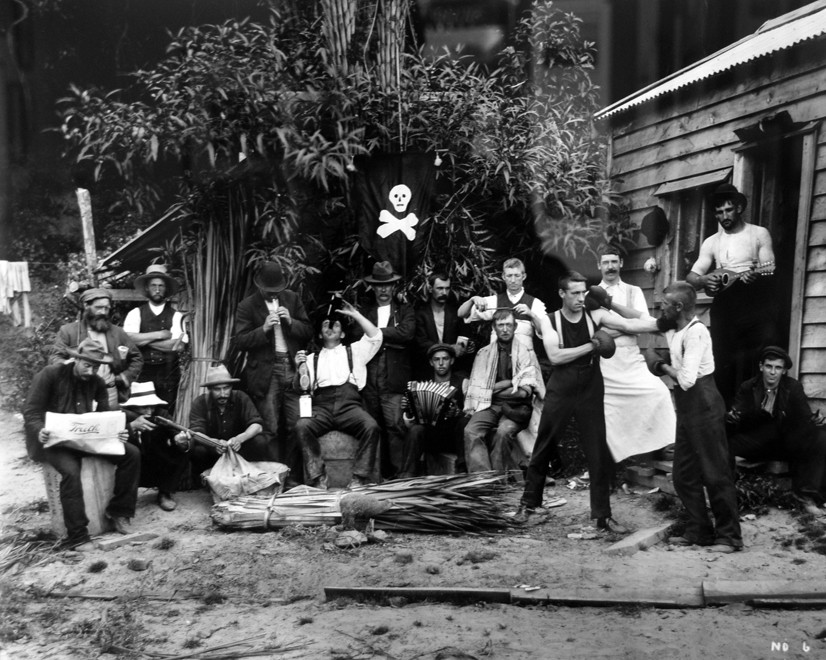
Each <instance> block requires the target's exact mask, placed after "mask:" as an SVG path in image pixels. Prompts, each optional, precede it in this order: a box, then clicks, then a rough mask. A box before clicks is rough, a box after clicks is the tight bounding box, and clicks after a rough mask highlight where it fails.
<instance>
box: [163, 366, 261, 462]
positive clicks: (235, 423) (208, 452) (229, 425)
mask: <svg viewBox="0 0 826 660" xmlns="http://www.w3.org/2000/svg"><path fill="white" fill-rule="evenodd" d="M238 382H240V379H239V378H233V377H232V376H231V375H230V373H229V370H228V369H227V368H226V367H225V366H224V365H223V364H214V365H212V366H211V367H210V368H209V370H208V371H207V377H206V380H205V381H204V382H203V383H201V387H206V388H207V392H206V394H201V395H200V396H199V397H197V398H196V399H195V400H194V401H193V402H192V408H191V409H190V411H189V429H190V430H191V431H196V432H198V433H203V434H204V435H206V436H209V437H210V438H212V439H213V440H219V441H220V442H219V446H218V447H211V446H208V445H205V444H202V443H199V442H198V441H197V440H195V441H193V439H192V436H191V435H190V434H189V433H186V432H184V431H181V432H180V433H178V435H176V436H175V442H176V443H184V444H187V443H188V444H189V446H190V449H191V453H190V461H191V463H192V471H193V472H194V473H195V474H201V473H202V472H203V471H204V470H207V469H209V468H211V467H212V466H213V465H215V461H217V460H218V457H219V456H220V455H221V454H223V453H225V452H226V450H227V447H230V448H232V449H233V450H234V451H237V452H238V453H239V454H240V455H241V456H242V457H243V458H245V459H246V460H248V461H268V460H270V453H269V443H268V441H267V437H266V436H265V435H264V434H263V433H262V431H263V429H264V427H263V420H262V418H261V414H260V413H259V412H258V409H257V408H256V407H255V404H254V403H253V402H252V399H250V398H249V396H247V395H246V394H244V392H239V391H237V390H235V389H233V385H235V383H238Z"/></svg>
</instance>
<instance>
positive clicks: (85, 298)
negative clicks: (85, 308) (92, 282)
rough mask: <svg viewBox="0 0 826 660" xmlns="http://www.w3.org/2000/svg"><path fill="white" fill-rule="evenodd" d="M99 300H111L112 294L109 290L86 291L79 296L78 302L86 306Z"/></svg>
mask: <svg viewBox="0 0 826 660" xmlns="http://www.w3.org/2000/svg"><path fill="white" fill-rule="evenodd" d="M99 298H108V299H109V300H112V292H111V291H109V289H87V290H86V291H84V292H83V293H81V294H80V302H82V303H83V304H84V305H88V304H89V303H90V302H92V301H93V300H98V299H99Z"/></svg>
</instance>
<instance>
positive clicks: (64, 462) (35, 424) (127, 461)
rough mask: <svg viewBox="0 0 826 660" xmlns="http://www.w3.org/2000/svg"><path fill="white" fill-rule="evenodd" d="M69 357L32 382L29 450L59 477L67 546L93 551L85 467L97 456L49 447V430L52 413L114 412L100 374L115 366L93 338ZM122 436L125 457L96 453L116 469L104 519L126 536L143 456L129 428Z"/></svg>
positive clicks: (26, 418) (28, 412) (28, 404)
mask: <svg viewBox="0 0 826 660" xmlns="http://www.w3.org/2000/svg"><path fill="white" fill-rule="evenodd" d="M66 355H67V356H68V357H70V358H73V360H74V361H72V362H65V363H59V364H53V365H50V366H48V367H44V368H43V369H41V370H40V372H39V373H38V374H37V375H36V376H35V377H34V380H33V381H32V384H31V387H30V389H29V395H28V398H27V399H26V404H25V406H24V408H23V420H24V424H25V429H26V450H27V452H28V454H29V458H31V459H32V460H35V461H39V462H44V461H45V462H46V463H48V464H49V465H51V466H52V467H53V468H54V469H55V470H57V471H58V472H59V473H60V476H61V480H60V504H61V506H62V507H63V522H64V523H65V525H66V534H67V537H66V539H65V541H64V544H65V545H66V546H67V547H70V548H74V549H76V550H80V551H88V550H91V549H92V548H93V546H92V543H91V539H90V538H89V531H88V525H89V519H88V518H87V516H86V505H85V503H84V501H83V488H82V486H81V481H80V469H81V462H82V459H83V458H84V456H92V454H87V453H86V452H82V451H78V450H76V449H68V448H65V447H63V446H61V445H54V446H52V447H48V448H46V447H44V446H43V445H45V444H46V443H48V441H49V438H50V433H49V431H48V430H46V429H45V428H44V427H45V424H46V413H47V412H54V413H62V414H83V413H90V412H106V411H108V410H109V393H108V392H107V386H106V382H105V381H104V380H103V379H102V378H101V377H100V376H98V375H97V372H98V369H99V368H100V366H101V365H104V364H111V361H112V358H111V356H109V355H107V354H106V352H105V351H104V349H103V346H101V345H100V344H99V343H98V342H96V341H95V340H93V339H83V340H81V342H80V344H79V345H78V347H77V349H72V348H68V349H66ZM118 437H119V439H120V440H121V441H122V442H123V443H124V450H125V452H124V454H123V456H110V455H97V454H96V455H95V458H101V459H103V460H106V461H109V462H110V463H113V464H114V465H115V490H114V493H113V495H112V499H110V500H109V504H108V506H107V507H106V514H105V515H106V517H107V518H108V519H109V520H110V521H111V522H112V524H113V526H114V527H115V530H116V531H118V532H119V533H121V534H126V533H127V532H128V529H127V525H128V522H129V519H130V518H132V517H133V516H134V515H135V504H136V502H137V497H138V475H139V474H140V469H141V455H140V452H139V451H138V449H137V447H134V446H133V445H131V444H129V443H128V442H127V432H126V431H125V430H124V431H122V433H121V434H120V435H119V436H118Z"/></svg>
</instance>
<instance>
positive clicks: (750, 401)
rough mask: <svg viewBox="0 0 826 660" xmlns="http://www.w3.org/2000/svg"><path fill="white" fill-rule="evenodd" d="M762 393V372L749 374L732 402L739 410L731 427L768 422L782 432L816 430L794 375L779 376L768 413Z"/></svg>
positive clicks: (735, 428) (763, 391)
mask: <svg viewBox="0 0 826 660" xmlns="http://www.w3.org/2000/svg"><path fill="white" fill-rule="evenodd" d="M765 396H766V388H765V387H764V386H763V378H762V376H757V377H755V378H750V379H749V380H747V381H745V382H744V383H743V384H742V385H740V389H739V390H737V395H736V396H735V399H734V405H733V406H732V410H735V411H737V412H738V413H739V421H738V422H737V424H736V425H735V426H734V428H731V429H730V431H734V432H739V431H748V430H749V429H753V428H755V427H757V426H761V425H763V424H768V423H772V424H775V425H776V426H777V428H778V430H779V431H780V432H782V433H783V434H786V433H795V434H798V433H813V432H814V431H815V426H814V424H813V422H812V410H811V408H809V401H808V399H807V398H806V393H805V392H804V391H803V386H802V385H801V384H800V383H799V382H798V381H796V380H795V379H794V378H791V377H789V376H783V377H782V378H781V379H780V382H779V383H778V385H777V395H776V397H775V401H774V412H773V413H772V414H771V415H769V413H767V412H766V411H765V410H763V409H762V407H761V406H762V404H763V399H764V397H765Z"/></svg>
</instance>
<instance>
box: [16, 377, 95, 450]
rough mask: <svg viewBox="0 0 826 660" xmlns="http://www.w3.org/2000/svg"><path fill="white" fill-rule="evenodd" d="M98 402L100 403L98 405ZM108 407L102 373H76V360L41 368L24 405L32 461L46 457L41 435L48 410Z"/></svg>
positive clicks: (74, 411) (71, 411) (75, 411)
mask: <svg viewBox="0 0 826 660" xmlns="http://www.w3.org/2000/svg"><path fill="white" fill-rule="evenodd" d="M95 402H97V405H95ZM108 410H109V394H108V393H107V390H106V383H105V382H104V381H103V379H102V378H101V377H100V376H96V375H93V376H92V377H91V378H90V379H89V380H83V379H81V378H78V377H77V376H75V365H74V364H71V363H70V364H63V363H60V364H52V365H49V366H47V367H44V368H43V369H41V370H40V371H39V372H38V373H37V375H36V376H35V377H34V380H32V384H31V387H30V388H29V395H28V397H26V403H25V405H24V406H23V424H24V427H25V429H26V453H28V455H29V458H31V459H32V460H33V461H43V460H45V454H44V453H43V445H42V444H41V443H40V440H39V439H38V437H37V436H38V434H39V433H40V430H41V429H42V428H43V427H44V426H45V424H46V413H47V412H54V413H62V414H83V413H89V412H106V411H108Z"/></svg>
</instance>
